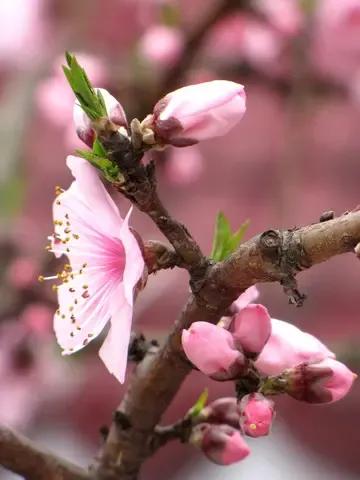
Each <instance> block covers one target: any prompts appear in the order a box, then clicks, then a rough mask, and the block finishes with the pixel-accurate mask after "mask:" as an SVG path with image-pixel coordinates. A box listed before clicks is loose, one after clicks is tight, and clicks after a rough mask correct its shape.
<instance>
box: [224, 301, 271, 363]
mask: <svg viewBox="0 0 360 480" xmlns="http://www.w3.org/2000/svg"><path fill="white" fill-rule="evenodd" d="M231 331H232V334H233V336H234V338H235V343H236V344H237V345H239V346H240V347H241V348H242V350H243V351H244V353H245V355H246V356H248V357H250V358H256V357H257V356H258V355H259V353H260V352H261V351H262V349H263V348H264V346H265V344H266V342H267V341H268V340H269V337H270V334H271V318H270V315H269V313H268V311H267V309H266V308H265V307H264V306H263V305H257V304H250V305H248V306H246V307H245V308H243V309H241V310H240V311H239V312H238V313H237V314H236V316H235V317H234V320H233V322H232V325H231Z"/></svg>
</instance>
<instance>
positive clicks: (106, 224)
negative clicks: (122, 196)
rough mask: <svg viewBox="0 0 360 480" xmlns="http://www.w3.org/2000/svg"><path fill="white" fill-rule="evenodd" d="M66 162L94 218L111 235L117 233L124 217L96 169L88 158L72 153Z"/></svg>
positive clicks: (79, 193) (80, 195)
mask: <svg viewBox="0 0 360 480" xmlns="http://www.w3.org/2000/svg"><path fill="white" fill-rule="evenodd" d="M66 163H67V166H68V167H69V168H70V170H71V172H72V174H73V176H74V177H75V179H76V185H77V189H78V191H77V194H78V195H79V197H80V200H81V201H82V202H83V203H84V204H85V205H86V206H87V207H88V209H89V210H90V212H91V213H92V217H93V219H95V220H96V222H97V223H98V224H99V223H100V225H101V227H102V228H103V229H104V231H105V232H106V233H108V234H109V235H115V234H116V231H117V230H118V227H120V225H121V224H122V218H121V216H120V214H119V210H118V209H117V207H116V205H115V203H114V201H113V200H112V198H111V197H110V195H109V194H108V192H107V191H106V189H105V187H104V185H103V184H102V183H101V180H100V178H99V176H98V174H97V171H96V169H95V168H94V167H93V166H92V165H90V164H89V162H88V161H87V160H85V159H83V158H79V157H75V156H72V155H70V156H68V158H67V160H66Z"/></svg>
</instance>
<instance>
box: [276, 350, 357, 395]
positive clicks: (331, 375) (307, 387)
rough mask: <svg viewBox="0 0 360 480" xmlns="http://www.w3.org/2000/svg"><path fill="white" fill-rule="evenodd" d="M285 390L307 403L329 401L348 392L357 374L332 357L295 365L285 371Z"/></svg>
mask: <svg viewBox="0 0 360 480" xmlns="http://www.w3.org/2000/svg"><path fill="white" fill-rule="evenodd" d="M285 376H286V378H287V379H288V386H287V389H286V392H287V393H288V394H289V395H291V396H292V397H294V398H296V399H297V400H301V401H303V402H308V403H331V402H336V401H337V400H341V399H342V398H343V397H345V395H346V394H347V393H348V392H349V390H350V388H351V386H352V384H353V382H354V380H355V378H356V377H357V375H355V373H353V372H352V371H351V370H349V369H348V368H347V367H346V365H344V364H343V363H341V362H338V361H337V360H334V359H333V358H326V359H325V360H322V361H321V362H318V363H312V364H307V363H304V364H302V365H299V366H297V367H296V368H294V369H291V370H288V371H287V372H285Z"/></svg>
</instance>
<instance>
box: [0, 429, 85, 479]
mask: <svg viewBox="0 0 360 480" xmlns="http://www.w3.org/2000/svg"><path fill="white" fill-rule="evenodd" d="M0 464H1V465H3V466H4V467H5V468H7V469H8V470H11V471H12V472H15V473H17V474H19V475H21V476H22V477H24V478H25V479H26V480H89V479H90V478H91V477H90V475H89V474H88V473H87V472H86V471H85V470H84V469H82V468H80V467H78V466H77V465H73V464H72V463H70V462H67V461H66V460H64V459H61V458H59V457H57V456H55V455H53V454H52V453H50V452H46V451H45V450H42V449H40V448H39V447H37V446H36V445H34V444H33V443H32V442H31V441H30V440H28V439H27V438H26V437H24V436H22V435H20V434H18V433H15V432H14V431H12V430H10V429H8V428H5V427H0Z"/></svg>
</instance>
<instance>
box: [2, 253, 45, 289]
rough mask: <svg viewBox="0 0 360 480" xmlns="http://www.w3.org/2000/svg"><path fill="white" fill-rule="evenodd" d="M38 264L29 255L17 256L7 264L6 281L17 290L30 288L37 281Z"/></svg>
mask: <svg viewBox="0 0 360 480" xmlns="http://www.w3.org/2000/svg"><path fill="white" fill-rule="evenodd" d="M38 273H39V266H38V265H37V263H36V262H35V261H34V260H33V259H32V258H30V257H18V258H16V259H15V260H14V261H13V262H12V263H11V264H10V266H9V269H8V271H7V277H8V281H9V283H10V284H11V286H12V287H14V288H17V289H19V290H22V289H27V288H31V287H32V286H33V285H34V283H35V282H36V281H37V276H38Z"/></svg>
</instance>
